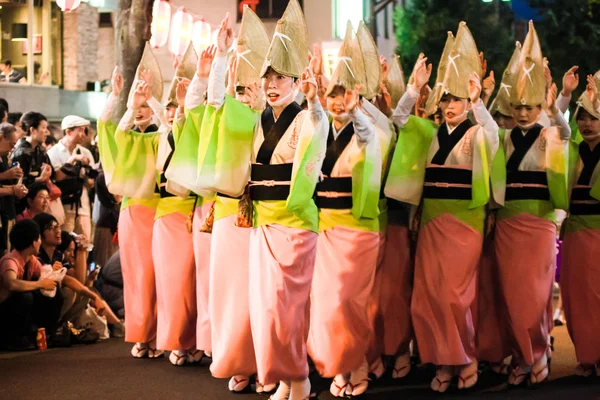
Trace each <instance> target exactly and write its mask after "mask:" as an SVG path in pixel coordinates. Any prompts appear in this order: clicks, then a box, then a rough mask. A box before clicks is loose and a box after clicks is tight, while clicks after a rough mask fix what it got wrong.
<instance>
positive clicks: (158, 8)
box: [150, 0, 171, 49]
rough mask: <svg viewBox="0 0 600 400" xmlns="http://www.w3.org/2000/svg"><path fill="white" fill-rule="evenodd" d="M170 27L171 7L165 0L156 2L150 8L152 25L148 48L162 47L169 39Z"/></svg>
mask: <svg viewBox="0 0 600 400" xmlns="http://www.w3.org/2000/svg"><path fill="white" fill-rule="evenodd" d="M170 26H171V5H170V4H169V3H167V2H166V1H165V0H157V1H155V2H154V6H153V7H152V25H151V26H150V32H151V33H152V37H151V38H150V46H152V47H154V48H155V49H156V48H159V47H162V46H164V45H165V44H166V43H167V40H168V39H169V28H170Z"/></svg>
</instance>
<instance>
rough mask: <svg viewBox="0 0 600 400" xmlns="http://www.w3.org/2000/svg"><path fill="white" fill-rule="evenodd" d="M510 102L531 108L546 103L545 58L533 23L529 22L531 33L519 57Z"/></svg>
mask: <svg viewBox="0 0 600 400" xmlns="http://www.w3.org/2000/svg"><path fill="white" fill-rule="evenodd" d="M510 102H511V103H512V104H522V105H530V106H538V105H541V104H544V103H545V102H546V78H545V77H544V56H543V55H542V47H541V45H540V40H539V38H538V35H537V32H536V30H535V27H534V26H533V21H529V32H528V33H527V37H526V38H525V42H524V43H523V49H522V50H521V55H520V57H519V66H518V71H517V79H516V83H515V85H514V86H513V88H512V91H511V96H510Z"/></svg>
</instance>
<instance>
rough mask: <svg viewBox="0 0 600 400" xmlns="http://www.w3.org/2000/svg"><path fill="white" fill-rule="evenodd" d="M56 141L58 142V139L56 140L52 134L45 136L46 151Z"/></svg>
mask: <svg viewBox="0 0 600 400" xmlns="http://www.w3.org/2000/svg"><path fill="white" fill-rule="evenodd" d="M56 143H58V140H56V138H55V137H54V135H48V137H46V142H45V143H44V148H45V149H46V151H48V150H50V149H51V148H53V147H54V146H55V145H56Z"/></svg>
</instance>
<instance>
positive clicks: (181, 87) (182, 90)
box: [175, 78, 190, 107]
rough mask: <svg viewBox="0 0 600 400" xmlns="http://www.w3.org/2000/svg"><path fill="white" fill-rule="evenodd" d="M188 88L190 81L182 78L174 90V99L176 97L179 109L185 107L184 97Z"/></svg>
mask: <svg viewBox="0 0 600 400" xmlns="http://www.w3.org/2000/svg"><path fill="white" fill-rule="evenodd" d="M189 87H190V80H189V79H187V78H182V79H181V80H180V81H179V83H178V84H177V89H175V97H177V104H179V107H185V96H186V95H187V91H188V88H189Z"/></svg>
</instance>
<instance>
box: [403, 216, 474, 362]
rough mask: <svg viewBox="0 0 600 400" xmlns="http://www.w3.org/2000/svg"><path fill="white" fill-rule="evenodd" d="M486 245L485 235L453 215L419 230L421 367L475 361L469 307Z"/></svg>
mask: <svg viewBox="0 0 600 400" xmlns="http://www.w3.org/2000/svg"><path fill="white" fill-rule="evenodd" d="M482 246H483V239H482V237H481V234H480V233H479V232H478V231H476V230H475V229H473V228H472V227H470V226H469V225H466V224H465V223H463V222H462V221H460V220H459V219H457V218H456V217H454V216H453V215H450V214H442V215H441V216H439V217H436V218H435V219H433V220H431V221H429V222H427V224H425V225H424V226H422V227H421V229H420V231H419V242H418V245H417V254H416V258H415V278H414V288H413V296H412V303H411V310H412V318H413V326H414V329H415V334H416V338H417V342H418V344H419V351H420V354H421V360H422V362H423V363H433V364H435V365H465V364H470V363H471V362H473V361H474V360H476V351H475V328H474V326H473V316H472V312H471V307H472V306H473V302H474V301H475V292H476V286H477V268H478V266H479V258H480V257H481V251H482Z"/></svg>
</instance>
